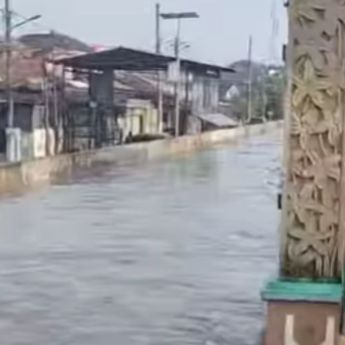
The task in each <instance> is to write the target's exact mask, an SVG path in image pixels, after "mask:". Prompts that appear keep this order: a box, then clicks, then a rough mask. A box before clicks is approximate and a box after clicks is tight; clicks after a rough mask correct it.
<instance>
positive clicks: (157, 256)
mask: <svg viewBox="0 0 345 345" xmlns="http://www.w3.org/2000/svg"><path fill="white" fill-rule="evenodd" d="M279 167H280V139H279V138H278V136H275V135H274V136H273V135H271V136H265V137H258V138H254V139H251V140H250V141H249V142H245V143H242V144H238V145H237V146H228V147H222V148H219V149H216V150H210V151H204V152H199V153H196V154H193V155H188V156H185V157H180V158H176V159H173V160H168V161H161V162H154V163H149V164H145V165H136V166H131V167H117V168H116V169H113V170H112V171H108V172H106V173H105V172H103V173H102V174H100V173H99V172H97V171H95V174H94V176H92V177H89V178H85V176H84V177H83V178H81V179H79V178H78V177H76V178H74V179H73V180H71V181H68V182H66V183H65V184H62V185H57V186H53V187H51V188H49V189H47V190H44V191H39V192H35V193H31V194H27V195H25V196H21V197H15V198H9V199H3V200H1V201H0V222H1V223H0V292H1V293H0V343H1V345H12V344H13V345H24V344H25V345H28V344H29V345H31V344H32V345H114V344H116V345H180V344H181V345H188V344H195V345H199V344H200V345H201V344H202V345H225V344H226V345H247V344H248V345H249V344H259V340H260V333H261V330H262V323H263V313H264V305H263V303H262V302H261V301H260V289H261V287H262V286H263V284H264V282H265V280H266V279H268V278H269V277H270V275H271V274H273V273H274V272H275V269H276V265H277V259H276V252H277V238H278V234H277V227H278V220H279V214H278V211H277V209H276V193H277V186H278V184H279V180H278V178H279V176H278V175H279Z"/></svg>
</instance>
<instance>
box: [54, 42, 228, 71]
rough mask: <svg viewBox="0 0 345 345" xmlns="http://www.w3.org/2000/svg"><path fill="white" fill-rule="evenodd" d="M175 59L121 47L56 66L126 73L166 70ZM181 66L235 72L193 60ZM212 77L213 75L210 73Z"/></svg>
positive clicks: (59, 62) (67, 59)
mask: <svg viewBox="0 0 345 345" xmlns="http://www.w3.org/2000/svg"><path fill="white" fill-rule="evenodd" d="M174 61H175V58H174V57H172V56H167V55H159V54H154V53H150V52H145V51H142V50H137V49H131V48H124V47H119V48H115V49H111V50H106V51H102V52H98V53H91V54H84V55H79V56H75V57H72V58H65V59H61V60H56V61H55V64H62V65H64V66H67V67H72V68H78V69H87V70H106V69H113V70H125V71H149V70H166V69H167V68H168V65H169V64H170V63H171V62H174ZM181 66H182V68H184V69H185V70H189V71H203V72H205V73H208V72H213V74H215V73H216V74H219V73H220V72H235V71H234V70H233V69H231V68H225V67H220V66H217V65H212V64H206V63H201V62H197V61H193V60H181ZM209 74H210V75H212V73H209Z"/></svg>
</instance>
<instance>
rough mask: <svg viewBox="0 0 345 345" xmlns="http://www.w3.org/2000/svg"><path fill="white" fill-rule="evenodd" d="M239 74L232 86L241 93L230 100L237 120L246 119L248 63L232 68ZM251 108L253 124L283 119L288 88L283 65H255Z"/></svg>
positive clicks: (253, 63)
mask: <svg viewBox="0 0 345 345" xmlns="http://www.w3.org/2000/svg"><path fill="white" fill-rule="evenodd" d="M230 67H231V68H233V69H234V70H235V71H236V74H235V75H234V80H233V82H232V83H229V81H228V87H231V86H230V84H231V85H232V86H236V88H237V90H238V93H237V94H236V95H235V96H233V97H232V98H231V99H230V100H228V101H229V102H230V103H231V109H232V115H233V116H234V117H236V118H237V119H238V120H243V119H247V109H248V107H247V104H248V67H249V62H248V61H247V60H240V61H237V62H235V63H233V64H231V65H230ZM251 82H252V106H253V118H252V119H251V120H252V121H253V122H257V121H264V120H266V119H279V118H282V116H283V95H284V88H285V69H284V67H282V66H272V65H264V64H260V63H257V62H252V81H251Z"/></svg>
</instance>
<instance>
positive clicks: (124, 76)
mask: <svg viewBox="0 0 345 345" xmlns="http://www.w3.org/2000/svg"><path fill="white" fill-rule="evenodd" d="M55 62H56V64H61V65H63V66H64V69H65V71H69V72H71V71H72V73H74V74H75V75H76V76H77V77H76V78H80V76H81V75H83V76H84V77H81V78H84V81H85V80H87V81H88V83H89V86H88V89H89V91H88V109H87V112H88V114H89V123H90V124H93V125H92V126H91V127H92V128H93V130H91V131H89V135H90V140H89V142H90V143H91V142H93V143H95V146H102V145H109V144H113V143H114V142H116V141H117V140H118V139H119V138H120V137H121V136H122V135H126V133H129V132H128V130H127V127H126V128H123V127H122V126H124V123H128V121H127V120H124V115H125V114H127V115H126V116H130V117H131V116H133V115H130V114H133V112H132V111H130V108H132V107H133V102H132V103H131V100H142V101H144V100H145V101H150V103H151V104H150V107H153V108H152V109H154V108H156V109H157V108H158V96H157V95H158V75H160V78H161V80H160V83H161V87H162V90H163V114H161V115H159V114H158V111H150V112H144V113H143V114H150V115H141V120H140V121H141V124H140V126H139V127H138V126H137V127H136V128H140V129H141V130H142V131H143V133H140V134H148V133H146V131H147V129H148V128H149V132H150V134H161V128H164V129H165V130H166V131H169V129H171V128H174V126H175V115H174V107H175V87H176V84H175V83H174V81H173V80H171V78H169V77H170V74H171V69H172V66H173V65H174V63H175V58H174V57H171V56H166V55H158V54H154V53H149V52H145V51H141V50H136V49H131V48H125V47H119V48H115V49H111V50H105V51H101V52H96V53H91V54H84V55H80V56H76V57H72V58H67V59H61V60H58V61H55ZM224 73H233V70H232V69H229V68H224V67H220V66H216V65H211V64H206V63H202V62H197V61H193V60H186V59H182V60H181V80H180V83H179V84H180V96H181V97H180V108H181V112H180V119H179V120H180V121H179V124H180V131H179V132H180V133H182V134H183V133H188V132H189V130H188V126H189V124H190V122H191V121H190V118H195V120H196V121H197V117H196V115H200V114H215V113H217V112H218V111H219V81H220V79H221V76H222V74H224ZM86 76H87V77H86ZM116 83H120V84H124V85H126V86H127V87H129V88H127V89H126V90H118V89H116ZM123 93H125V94H127V97H124V98H123V102H119V94H120V95H121V94H123ZM120 98H121V97H120ZM134 103H135V104H138V102H134ZM146 104H149V103H147V102H146ZM140 108H142V106H140V107H139V109H140ZM137 111H138V110H137ZM153 114H155V115H153ZM74 116H75V115H73V114H72V115H71V118H73V117H74ZM153 116H155V117H156V118H155V119H153V118H152V117H153ZM95 119H97V121H96V122H95ZM160 122H163V125H162V124H160ZM152 123H155V124H156V126H155V127H156V128H155V129H154V128H153V126H152ZM71 126H72V124H71ZM199 127H200V126H199ZM131 134H133V133H131Z"/></svg>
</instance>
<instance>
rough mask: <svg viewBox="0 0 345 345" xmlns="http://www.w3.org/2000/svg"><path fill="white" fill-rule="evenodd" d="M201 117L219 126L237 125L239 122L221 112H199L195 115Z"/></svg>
mask: <svg viewBox="0 0 345 345" xmlns="http://www.w3.org/2000/svg"><path fill="white" fill-rule="evenodd" d="M195 116H196V117H198V118H199V119H201V120H203V121H205V122H207V123H210V124H212V125H214V126H216V127H218V128H229V127H237V126H238V122H237V121H235V120H234V119H231V118H230V117H228V116H226V115H224V114H221V113H215V114H198V115H195Z"/></svg>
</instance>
